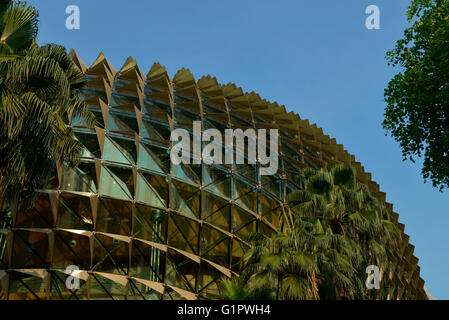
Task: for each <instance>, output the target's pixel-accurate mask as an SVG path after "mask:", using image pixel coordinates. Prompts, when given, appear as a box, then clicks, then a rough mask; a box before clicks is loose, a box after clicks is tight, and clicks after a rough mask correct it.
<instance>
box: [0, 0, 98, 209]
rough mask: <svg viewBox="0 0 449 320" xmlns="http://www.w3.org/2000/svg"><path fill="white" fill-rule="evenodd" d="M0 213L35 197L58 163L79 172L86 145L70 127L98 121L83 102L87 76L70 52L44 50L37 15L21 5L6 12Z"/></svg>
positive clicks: (0, 82)
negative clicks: (21, 198) (75, 120)
mask: <svg viewBox="0 0 449 320" xmlns="http://www.w3.org/2000/svg"><path fill="white" fill-rule="evenodd" d="M0 14H1V15H0V17H1V21H0V28H1V29H0V30H1V32H2V38H1V50H0V51H1V53H0V96H1V99H0V154H2V157H1V158H0V188H1V189H0V207H1V206H2V204H1V203H2V202H5V201H6V202H7V203H11V202H13V201H16V200H18V195H19V193H20V192H21V191H23V190H26V191H27V192H28V194H31V193H32V192H33V191H34V190H36V189H38V188H40V187H42V186H44V185H45V184H46V182H47V181H48V179H49V178H50V176H51V175H53V174H54V169H55V164H56V162H60V163H65V164H68V165H70V166H74V165H76V164H77V163H78V161H79V156H80V154H81V144H80V143H79V142H78V141H77V140H76V139H75V137H74V135H73V132H72V131H71V129H70V127H69V126H68V123H69V120H70V119H71V117H74V116H81V117H83V118H84V119H85V120H86V122H87V123H88V124H89V125H93V124H94V117H93V115H92V114H91V113H90V111H89V110H88V108H87V106H86V105H85V104H84V103H83V102H82V101H81V100H80V98H79V97H78V90H79V89H80V88H81V87H83V86H84V85H85V82H86V80H85V76H84V74H83V73H82V72H81V71H80V70H79V69H78V67H77V66H76V65H75V64H74V62H73V61H72V60H71V59H70V58H69V57H68V55H67V52H66V50H65V48H64V47H61V46H58V45H54V44H49V45H46V46H43V47H39V46H38V45H37V44H36V43H35V41H34V37H35V36H36V33H37V11H36V10H35V9H34V8H32V7H30V6H27V5H26V4H25V3H23V2H19V1H7V2H5V3H3V2H2V5H1V7H0Z"/></svg>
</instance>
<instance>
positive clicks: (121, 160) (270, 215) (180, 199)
mask: <svg viewBox="0 0 449 320" xmlns="http://www.w3.org/2000/svg"><path fill="white" fill-rule="evenodd" d="M70 55H71V57H72V59H73V60H74V61H75V63H76V64H77V65H78V67H79V68H80V69H81V70H82V71H83V72H84V73H85V74H86V76H87V78H88V81H89V82H88V85H87V87H86V88H84V89H83V90H82V92H81V94H82V96H83V98H84V99H85V101H86V103H87V104H88V105H89V108H90V110H91V111H93V112H94V114H95V115H96V118H97V122H98V124H97V126H96V127H94V128H89V127H87V126H86V124H85V123H84V122H83V120H82V119H80V118H77V117H72V116H71V115H69V118H70V119H69V120H70V123H71V126H72V128H73V130H74V131H75V133H76V136H77V138H78V139H79V141H80V142H81V143H82V144H83V146H84V147H85V148H84V153H83V157H82V163H81V165H80V166H79V167H78V168H77V169H75V170H74V169H70V168H67V167H64V166H58V168H57V172H55V177H54V179H53V180H52V181H51V182H50V184H49V186H48V188H47V189H46V190H40V191H39V192H38V196H37V201H36V204H35V206H34V207H33V208H32V209H24V208H21V207H20V206H19V207H17V208H12V212H11V221H10V222H9V223H10V225H9V224H8V222H7V221H6V220H5V221H0V222H1V223H2V225H0V228H1V229H0V250H1V251H0V258H1V260H0V262H1V264H0V284H1V288H2V291H1V296H2V298H3V299H201V298H205V297H209V298H210V297H214V296H216V295H217V280H218V279H220V278H222V277H223V276H224V277H231V276H236V275H238V272H239V268H238V267H239V261H240V259H241V257H242V255H243V253H244V252H245V250H246V249H247V248H248V247H249V245H248V243H246V242H245V240H244V239H245V236H247V235H248V234H249V233H251V232H255V231H259V232H262V233H264V234H267V235H273V234H275V233H276V232H278V228H279V217H280V214H281V211H282V208H283V207H285V206H286V202H285V196H286V195H287V194H288V193H289V192H291V191H293V190H296V189H298V188H301V187H302V182H301V176H300V173H301V169H302V168H305V167H313V168H329V167H330V166H332V165H335V164H337V163H340V162H345V163H348V164H351V165H353V166H354V167H355V168H356V170H357V179H358V180H359V181H361V182H363V183H365V184H367V185H368V187H369V189H370V191H371V192H372V193H373V194H375V195H376V196H377V197H378V198H380V199H382V200H384V201H385V193H383V192H381V191H380V190H379V186H378V184H377V183H375V182H373V181H372V180H371V174H369V173H367V172H365V171H364V168H363V166H362V165H361V164H360V163H359V162H357V161H356V160H355V157H354V156H353V155H351V154H349V153H348V152H347V151H346V150H344V148H343V146H342V145H341V144H337V143H336V141H335V139H332V138H330V137H329V136H327V135H325V134H324V133H323V131H322V129H320V128H318V127H317V126H316V125H314V124H310V123H309V121H308V120H304V119H301V118H300V116H299V115H297V114H294V113H292V112H287V110H286V109H285V107H283V106H279V105H277V104H276V103H270V102H268V101H266V100H263V99H261V98H260V97H259V95H257V94H256V93H254V92H252V93H244V92H243V91H242V89H241V88H238V87H236V86H235V85H234V84H228V85H221V84H219V83H218V82H217V80H216V79H215V78H212V77H210V76H207V77H203V78H201V79H199V80H197V81H196V80H195V79H194V77H193V75H192V74H191V73H190V72H189V70H186V69H182V70H180V71H178V72H177V73H176V75H175V76H174V78H173V79H170V77H169V76H168V74H167V72H166V69H165V68H164V67H163V66H161V65H160V64H158V63H156V64H154V65H153V66H152V68H151V70H150V72H149V73H148V74H147V75H146V76H145V75H144V74H143V73H142V71H141V70H140V68H139V67H138V65H137V64H136V62H135V60H133V59H132V58H128V60H127V61H126V62H125V64H124V65H123V66H122V68H121V69H120V70H119V71H117V70H116V69H114V67H113V66H112V65H111V64H110V63H109V62H108V60H107V59H106V58H105V57H104V55H103V54H100V55H99V56H98V58H97V60H96V61H95V62H94V63H93V64H92V65H91V66H90V67H87V66H86V65H85V64H84V63H83V62H82V60H81V59H80V58H79V57H78V55H77V54H76V53H75V52H74V51H72V52H71V53H70ZM193 121H201V123H202V126H203V129H208V128H217V129H218V130H220V131H223V130H224V129H226V128H242V129H246V128H255V129H278V130H279V133H280V138H279V170H278V173H277V174H276V175H273V176H269V175H266V176H260V175H259V174H258V168H259V164H255V165H250V164H242V165H235V164H234V165H225V164H224V165H207V164H204V163H203V164H192V165H184V164H180V165H172V164H171V162H170V149H171V142H170V133H171V132H172V130H174V129H176V128H183V129H187V130H192V122H193ZM387 207H388V209H389V210H390V211H391V213H392V217H393V219H394V221H395V222H396V223H398V225H399V227H400V229H401V230H402V232H403V230H404V225H402V224H401V223H399V222H398V215H397V214H396V213H394V212H393V208H392V205H391V204H388V203H387ZM402 241H403V242H402V246H400V247H398V248H388V250H389V255H390V257H391V260H392V262H393V264H394V270H391V272H390V273H389V274H387V275H384V276H386V277H389V278H390V279H391V281H392V282H393V283H394V284H395V286H393V287H392V288H391V289H390V290H389V292H385V293H384V295H385V297H387V298H389V299H412V298H414V299H421V298H422V299H424V298H425V292H424V289H423V288H424V281H423V280H422V279H421V278H420V268H419V266H418V264H417V263H418V259H417V258H416V257H415V256H414V255H413V249H414V247H413V245H411V244H410V243H409V237H408V236H407V235H405V234H404V233H403V234H402ZM68 266H76V267H77V268H78V269H79V271H78V272H77V273H76V275H77V276H76V279H78V280H79V289H72V290H68V289H67V286H66V281H67V280H68V275H67V273H68V271H67V267H68ZM76 279H72V282H71V283H73V284H75V283H76V281H75V280H76ZM69 280H70V279H69Z"/></svg>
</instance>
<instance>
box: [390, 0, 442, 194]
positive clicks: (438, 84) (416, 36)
mask: <svg viewBox="0 0 449 320" xmlns="http://www.w3.org/2000/svg"><path fill="white" fill-rule="evenodd" d="M407 18H408V21H409V23H410V27H409V28H408V29H406V30H405V32H404V38H403V39H400V40H399V41H397V42H396V47H395V48H394V49H393V50H391V51H390V52H388V53H387V60H388V63H389V65H391V66H398V67H401V72H399V73H398V74H396V76H395V77H394V78H393V79H392V80H391V81H390V82H389V84H388V87H387V88H386V89H385V101H386V102H387V106H386V108H385V120H384V122H383V126H384V128H385V129H386V130H387V131H388V132H389V133H390V134H391V135H392V136H393V137H394V138H395V140H396V141H398V142H399V143H400V146H401V149H402V154H403V156H404V161H405V160H407V159H409V160H411V161H412V162H414V161H415V158H416V157H423V160H424V162H423V168H422V174H423V177H424V179H425V180H427V179H430V180H431V181H432V184H433V186H435V187H438V188H439V189H440V191H442V190H443V189H444V188H446V187H449V0H414V1H412V3H411V5H410V7H409V10H408V12H407Z"/></svg>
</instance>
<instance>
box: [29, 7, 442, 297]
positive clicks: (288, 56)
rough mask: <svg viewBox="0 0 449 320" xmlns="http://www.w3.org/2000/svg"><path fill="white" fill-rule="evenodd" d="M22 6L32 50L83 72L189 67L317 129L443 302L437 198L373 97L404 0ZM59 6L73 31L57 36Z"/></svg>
mask: <svg viewBox="0 0 449 320" xmlns="http://www.w3.org/2000/svg"><path fill="white" fill-rule="evenodd" d="M28 2H29V3H31V4H33V5H35V6H36V7H37V8H38V9H39V10H40V15H41V22H40V33H39V43H41V44H44V43H48V42H54V43H59V44H62V45H65V46H66V47H67V48H68V49H70V48H74V49H76V51H77V52H78V54H79V55H80V56H81V58H82V59H83V60H84V61H85V62H86V63H87V64H88V65H89V64H91V63H92V62H93V61H94V60H95V58H96V57H97V55H98V53H99V52H100V51H103V53H104V54H105V55H106V56H107V58H108V59H109V60H110V62H111V63H112V64H113V65H114V66H115V68H117V69H119V68H120V67H121V65H122V64H123V63H124V62H125V60H126V58H127V57H128V56H133V57H134V58H135V59H136V60H137V61H138V63H139V65H140V67H141V69H142V70H143V71H144V72H145V73H146V72H148V71H149V69H150V67H151V65H152V64H153V63H154V62H160V63H161V64H163V65H165V66H166V67H167V70H168V71H169V74H170V75H171V76H174V74H175V73H176V71H177V70H178V69H180V68H182V67H185V68H189V69H190V70H191V71H192V73H193V74H194V75H195V77H196V78H200V77H201V76H203V75H207V74H210V75H212V76H215V77H217V79H218V81H219V82H221V83H224V84H226V83H228V82H234V83H236V84H237V85H238V86H241V87H242V88H243V90H245V91H253V90H254V91H256V92H258V93H259V94H260V95H261V97H263V98H265V99H267V100H270V101H277V102H278V103H279V104H281V105H285V106H286V107H287V109H288V110H292V111H295V112H297V113H299V114H300V116H301V117H302V118H307V119H309V120H310V121H311V123H316V124H317V125H318V126H319V127H322V128H323V129H324V132H325V133H326V134H329V135H330V136H331V137H334V138H336V139H337V142H338V143H342V144H343V145H344V146H345V148H346V149H347V150H348V151H349V152H350V153H352V154H355V155H356V159H357V161H360V162H361V163H362V164H363V165H364V167H365V169H366V171H368V172H372V173H373V179H374V180H375V181H376V182H378V183H379V184H380V186H381V190H382V191H385V192H386V193H387V201H389V202H391V203H393V204H394V209H395V211H396V212H398V213H399V215H400V221H401V222H402V223H404V224H405V226H406V229H405V231H406V233H407V234H409V235H410V237H411V240H410V241H411V243H412V244H414V245H415V246H416V249H415V255H416V256H417V257H418V258H419V260H420V261H419V265H420V266H421V276H422V277H423V278H424V280H425V281H426V286H427V288H428V289H429V291H430V292H431V293H432V294H433V295H434V296H435V297H436V298H438V299H449V289H447V287H449V274H448V272H447V271H448V270H449V233H448V231H447V230H448V227H449V212H448V207H449V196H448V191H446V192H444V193H440V192H439V191H438V190H437V189H435V188H433V187H432V186H431V184H430V183H429V182H428V183H427V184H424V183H423V179H422V177H421V173H420V170H421V163H420V162H418V163H416V164H412V163H410V162H402V156H401V152H400V149H399V146H398V144H397V143H396V142H395V141H394V140H393V139H392V138H391V137H389V136H385V132H384V130H383V129H382V127H381V122H382V119H383V109H384V106H385V103H384V101H383V90H384V88H385V86H386V84H387V83H388V81H389V79H391V77H392V76H393V75H394V73H395V72H396V71H397V70H394V69H392V68H389V67H388V66H387V65H386V62H385V53H386V51H387V50H389V49H391V48H392V47H393V46H394V42H395V41H396V40H397V39H399V38H400V37H401V36H402V34H403V30H404V29H405V28H406V27H407V25H408V24H407V22H406V19H405V12H406V8H407V6H408V5H409V3H410V1H409V0H370V1H365V0H345V1H334V0H314V1H312V0H309V1H293V0H292V1H261V0H239V1H234V0H228V1H217V0H216V1H211V0H195V1H148V0H129V1H117V0H116V1H113V0H109V1H107V0H95V1H88V0H68V1H67V0H57V1H56V0H47V1H42V0H40V1H37V0H31V1H28ZM71 4H74V5H78V6H79V8H80V12H81V28H80V30H71V31H69V30H67V29H66V27H65V20H66V17H67V15H66V14H65V9H66V7H67V6H68V5H71ZM368 5H377V6H378V7H379V8H380V19H381V22H380V24H381V29H380V30H367V29H366V27H365V19H366V17H367V15H366V14H365V8H366V7H367V6H368Z"/></svg>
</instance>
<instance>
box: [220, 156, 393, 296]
mask: <svg viewBox="0 0 449 320" xmlns="http://www.w3.org/2000/svg"><path fill="white" fill-rule="evenodd" d="M303 179H304V182H305V189H304V190H297V191H294V192H292V193H290V194H289V195H288V197H287V201H288V203H289V209H288V208H286V209H285V210H284V212H283V217H282V218H283V221H284V228H283V230H282V231H283V232H281V233H279V234H277V235H275V236H274V237H273V238H269V237H267V236H264V235H262V234H259V233H254V234H252V235H250V237H249V238H248V239H247V240H248V241H249V242H250V243H251V244H252V247H251V249H249V250H248V251H247V252H246V253H245V255H244V256H243V259H242V266H241V267H242V272H241V275H240V278H239V279H236V280H234V279H233V280H228V281H227V282H225V283H224V286H223V287H224V290H222V296H224V297H227V298H228V299H229V298H230V297H233V296H234V297H235V296H238V297H241V296H242V295H243V296H244V297H245V299H248V297H249V294H248V292H257V293H258V294H259V295H260V294H264V295H265V296H268V297H270V298H271V299H345V298H346V299H369V298H372V297H371V296H370V295H369V294H368V292H367V290H366V288H365V283H364V280H365V278H366V275H365V268H366V266H367V265H369V264H376V265H378V266H379V267H381V269H382V268H383V269H384V270H385V269H386V268H387V267H388V259H387V254H386V250H385V248H386V247H388V246H390V245H396V244H397V241H398V239H399V233H398V230H397V229H396V227H395V226H394V224H393V223H392V222H391V221H390V220H389V216H388V212H387V210H386V209H385V207H384V206H383V205H382V203H381V202H380V201H378V200H377V199H376V198H375V197H373V196H372V195H371V193H370V192H369V190H368V188H367V187H366V186H365V185H363V184H360V183H358V182H357V181H356V174H355V170H354V168H352V167H351V166H349V165H345V164H341V165H337V166H335V167H334V168H332V170H330V171H329V172H328V171H324V170H314V169H306V170H304V171H303Z"/></svg>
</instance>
